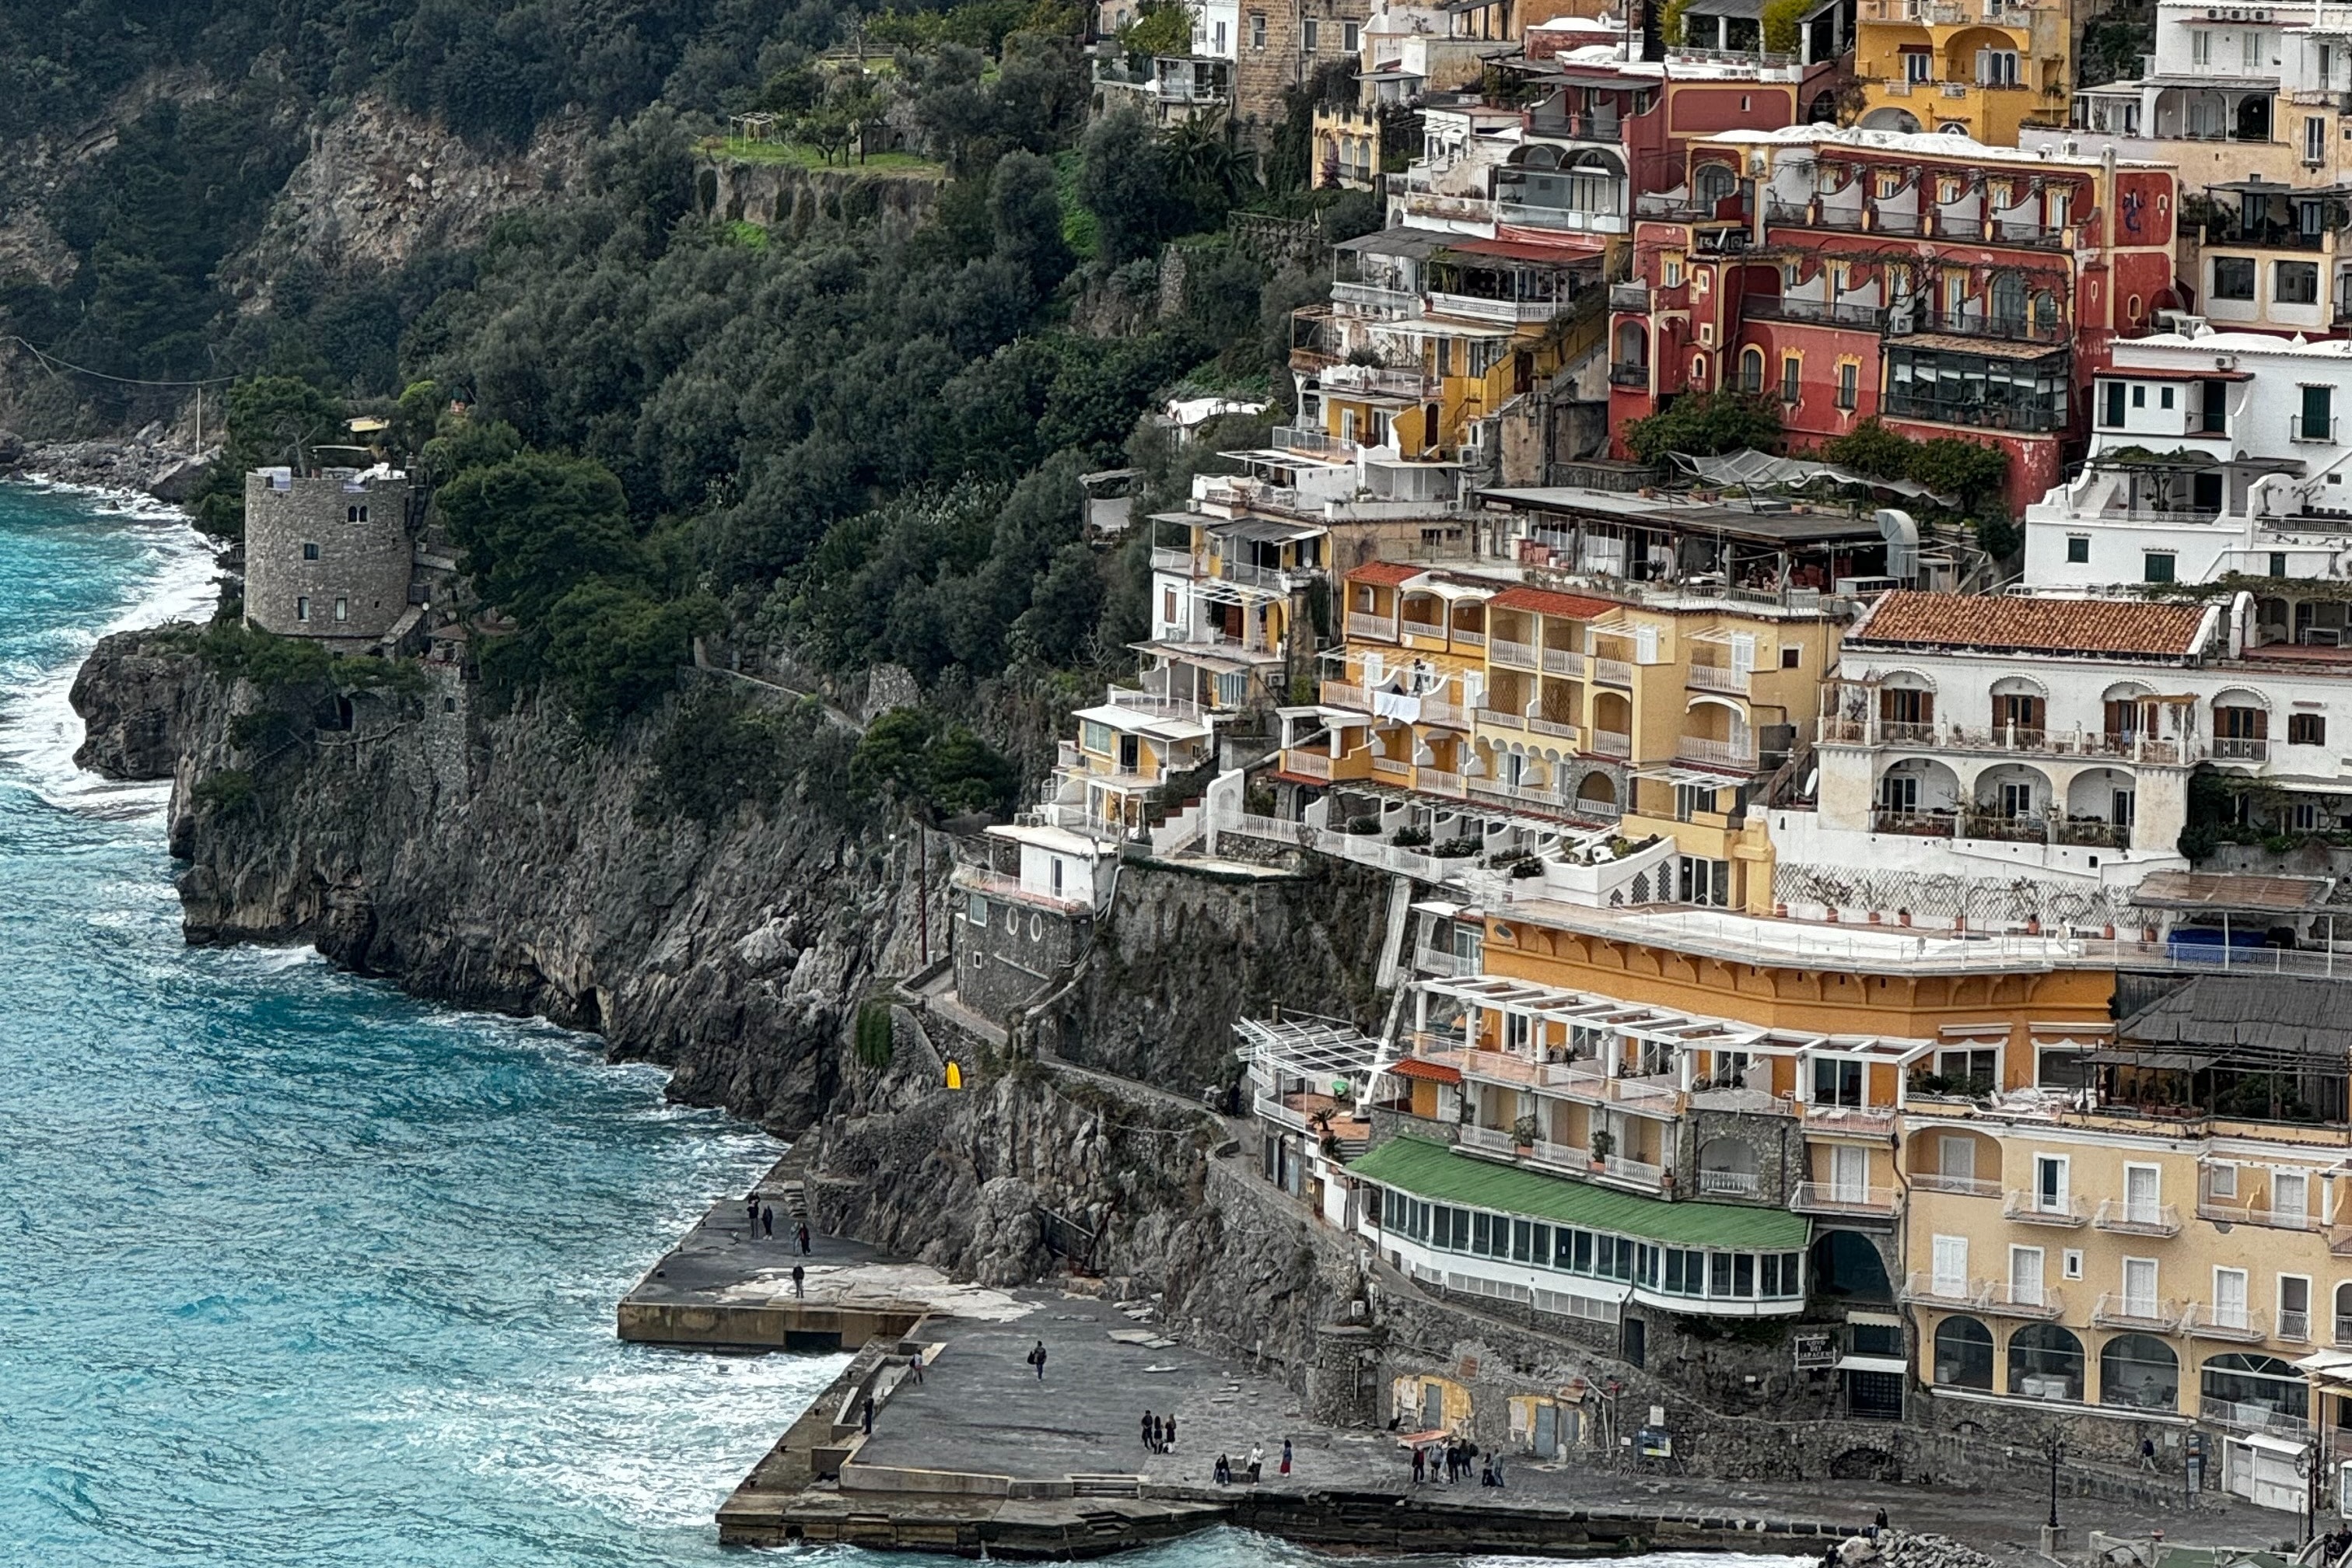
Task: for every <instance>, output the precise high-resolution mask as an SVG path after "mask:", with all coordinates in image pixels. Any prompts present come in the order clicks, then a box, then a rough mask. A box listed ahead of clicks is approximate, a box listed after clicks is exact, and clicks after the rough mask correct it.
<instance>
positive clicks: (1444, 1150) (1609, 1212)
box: [1348, 1138, 1811, 1252]
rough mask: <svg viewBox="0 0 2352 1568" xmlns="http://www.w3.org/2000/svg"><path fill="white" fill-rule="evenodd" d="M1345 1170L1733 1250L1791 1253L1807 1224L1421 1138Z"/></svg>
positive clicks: (1559, 1221)
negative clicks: (1582, 1178)
mask: <svg viewBox="0 0 2352 1568" xmlns="http://www.w3.org/2000/svg"><path fill="white" fill-rule="evenodd" d="M1348 1173H1349V1175H1352V1176H1361V1177H1363V1178H1364V1179H1365V1180H1366V1181H1371V1182H1378V1183H1379V1184H1381V1185H1382V1186H1384V1187H1394V1188H1396V1189H1397V1190H1398V1191H1399V1192H1403V1193H1411V1194H1412V1195H1413V1196H1414V1197H1417V1198H1425V1199H1427V1200H1428V1201H1429V1202H1431V1203H1440V1204H1454V1205H1460V1206H1461V1207H1463V1208H1475V1209H1488V1210H1494V1211H1498V1212H1500V1213H1503V1214H1507V1215H1522V1216H1524V1217H1526V1218H1528V1219H1540V1220H1545V1221H1549V1222H1550V1223H1551V1224H1554V1225H1571V1226H1581V1227H1582V1228H1584V1229H1586V1230H1605V1231H1609V1232H1612V1233H1613V1234H1615V1235H1618V1236H1631V1237H1640V1238H1641V1239H1643V1240H1644V1241H1660V1242H1664V1243H1666V1244H1668V1245H1670V1246H1674V1247H1715V1248H1717V1249H1718V1250H1724V1251H1737V1252H1796V1251H1801V1250H1802V1249H1803V1247H1804V1246H1805V1243H1806V1241H1807V1240H1808V1239H1809V1238H1810V1237H1811V1226H1810V1225H1809V1224H1808V1222H1807V1221H1806V1219H1805V1218H1804V1216H1803V1215H1793V1214H1789V1213H1787V1212H1785V1211H1783V1210H1780V1209H1761V1208H1756V1209H1751V1208H1741V1207H1739V1206H1738V1205H1734V1204H1697V1203H1689V1204H1676V1203H1667V1202H1665V1201H1664V1199H1661V1198H1645V1197H1643V1196H1641V1195H1640V1194H1635V1193H1620V1192H1613V1191H1612V1190H1611V1189H1609V1188H1607V1187H1597V1186H1594V1185H1592V1184H1591V1183H1589V1182H1579V1181H1572V1180H1570V1179H1569V1178H1567V1177H1565V1176H1547V1175H1543V1174H1541V1173H1538V1172H1535V1171H1523V1170H1521V1169H1519V1168H1518V1167H1517V1166H1516V1165H1505V1164H1499V1163H1496V1162H1494V1161H1491V1160H1474V1159H1471V1158H1469V1157H1467V1156H1466V1155H1462V1154H1456V1153H1455V1152H1454V1151H1453V1150H1452V1149H1450V1148H1448V1147H1447V1146H1446V1145H1444V1144H1443V1143H1433V1142H1430V1141H1429V1140H1428V1139H1426V1138H1391V1139H1390V1140H1389V1141H1388V1142H1385V1143H1382V1144H1381V1146H1380V1147H1379V1148H1377V1149H1374V1150H1373V1151H1372V1152H1370V1153H1368V1154H1366V1155H1365V1156H1364V1157H1363V1158H1362V1159H1360V1160H1358V1161H1357V1162H1356V1163H1354V1164H1352V1165H1349V1167H1348Z"/></svg>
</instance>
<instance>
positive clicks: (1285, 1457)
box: [1282, 1437, 1290, 1475]
mask: <svg viewBox="0 0 2352 1568" xmlns="http://www.w3.org/2000/svg"><path fill="white" fill-rule="evenodd" d="M1282 1473H1283V1474H1284V1475H1288V1474H1289V1473H1290V1439H1289V1438H1287V1437H1285V1438H1284V1439H1283V1440H1282Z"/></svg>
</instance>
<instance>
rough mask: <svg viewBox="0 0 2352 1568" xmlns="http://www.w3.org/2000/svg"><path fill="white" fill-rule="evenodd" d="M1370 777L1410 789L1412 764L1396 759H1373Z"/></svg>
mask: <svg viewBox="0 0 2352 1568" xmlns="http://www.w3.org/2000/svg"><path fill="white" fill-rule="evenodd" d="M1372 777H1374V778H1376V779H1379V780H1381V781H1382V782H1383V783H1386V784H1398V785H1401V786H1402V787H1404V788H1407V789H1410V788H1412V763H1408V762H1405V761H1403V760H1402V758H1398V757H1374V758H1373V759H1372Z"/></svg>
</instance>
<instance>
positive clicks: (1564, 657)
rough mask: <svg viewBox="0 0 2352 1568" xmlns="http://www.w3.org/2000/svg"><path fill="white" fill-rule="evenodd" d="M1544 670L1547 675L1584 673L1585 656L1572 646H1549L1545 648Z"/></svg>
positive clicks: (1576, 674)
mask: <svg viewBox="0 0 2352 1568" xmlns="http://www.w3.org/2000/svg"><path fill="white" fill-rule="evenodd" d="M1543 671H1544V673H1545V674H1546V675H1567V676H1578V675H1582V674H1583V673H1584V656H1583V655H1582V654H1580V653H1578V652H1576V651H1575V650H1574V649H1572V648H1564V647H1548V648H1546V649H1544V650H1543Z"/></svg>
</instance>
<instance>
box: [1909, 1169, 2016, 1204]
mask: <svg viewBox="0 0 2352 1568" xmlns="http://www.w3.org/2000/svg"><path fill="white" fill-rule="evenodd" d="M1911 1190H1912V1191H1914V1192H1920V1193H1948V1194H1951V1195H1953V1196H1955V1197H1963V1198H1997V1197H1999V1196H2000V1183H1999V1182H1990V1181H1986V1180H1984V1179H1983V1178H1982V1177H1979V1176H1947V1175H1945V1174H1944V1173H1941V1172H1940V1171H1914V1172H1913V1173H1911Z"/></svg>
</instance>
